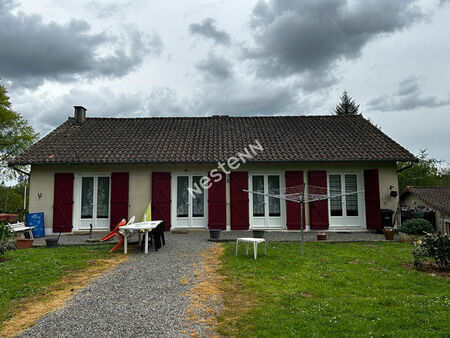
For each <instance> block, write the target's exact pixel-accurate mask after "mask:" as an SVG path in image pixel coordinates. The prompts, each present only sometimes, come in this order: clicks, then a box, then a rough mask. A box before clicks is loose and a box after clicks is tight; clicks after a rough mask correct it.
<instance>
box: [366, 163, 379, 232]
mask: <svg viewBox="0 0 450 338" xmlns="http://www.w3.org/2000/svg"><path fill="white" fill-rule="evenodd" d="M364 190H365V192H364V196H365V200H366V227H367V229H375V230H380V229H382V227H381V213H380V183H379V180H378V169H370V170H364Z"/></svg>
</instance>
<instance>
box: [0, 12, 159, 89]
mask: <svg viewBox="0 0 450 338" xmlns="http://www.w3.org/2000/svg"><path fill="white" fill-rule="evenodd" d="M11 9H12V5H9V6H5V5H3V6H0V26H1V27H2V34H0V45H1V46H7V48H1V49H0V76H1V77H3V78H4V79H5V80H9V81H12V83H13V84H14V85H17V84H19V85H22V86H26V87H36V86H38V85H40V84H41V83H42V82H43V81H45V80H56V81H68V80H72V79H74V78H77V77H81V76H83V77H85V78H95V77H121V76H123V75H126V74H128V73H130V72H131V71H133V70H134V69H136V67H137V66H139V65H140V64H141V63H142V61H143V60H144V58H145V57H146V56H148V55H159V54H160V53H161V50H162V42H161V39H160V38H159V36H158V35H157V34H152V35H146V34H143V33H141V32H140V31H138V30H137V29H136V28H135V27H133V26H126V27H125V26H124V33H123V34H121V35H120V34H119V35H111V34H107V33H105V32H101V33H92V32H90V26H89V24H88V23H87V22H86V21H84V20H71V21H69V22H68V23H67V24H65V25H60V24H58V23H55V22H50V23H45V22H44V21H43V19H42V17H41V16H40V15H27V14H25V13H23V12H18V13H17V14H13V13H12V12H11Z"/></svg>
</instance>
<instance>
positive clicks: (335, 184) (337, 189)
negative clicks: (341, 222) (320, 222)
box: [329, 175, 342, 216]
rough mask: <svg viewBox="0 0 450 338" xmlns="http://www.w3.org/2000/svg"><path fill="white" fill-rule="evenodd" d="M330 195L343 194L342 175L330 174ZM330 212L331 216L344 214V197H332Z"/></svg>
mask: <svg viewBox="0 0 450 338" xmlns="http://www.w3.org/2000/svg"><path fill="white" fill-rule="evenodd" d="M329 181H330V195H331V196H333V195H339V194H342V187H341V175H330V177H329ZM330 209H331V210H330V214H331V216H342V197H341V196H339V197H332V198H330Z"/></svg>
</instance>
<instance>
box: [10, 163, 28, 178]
mask: <svg viewBox="0 0 450 338" xmlns="http://www.w3.org/2000/svg"><path fill="white" fill-rule="evenodd" d="M10 167H11V168H12V169H14V170H15V171H17V172H19V173H21V174H23V175H27V176H28V178H30V176H31V175H30V173H27V172H26V171H24V170H22V169H19V168H17V167H16V165H15V164H11V165H10Z"/></svg>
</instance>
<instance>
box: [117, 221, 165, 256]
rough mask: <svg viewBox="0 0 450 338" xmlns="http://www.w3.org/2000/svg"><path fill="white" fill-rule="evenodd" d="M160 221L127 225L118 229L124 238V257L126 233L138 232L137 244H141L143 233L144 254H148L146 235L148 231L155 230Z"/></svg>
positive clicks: (126, 251) (126, 240)
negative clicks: (142, 234) (142, 233)
mask: <svg viewBox="0 0 450 338" xmlns="http://www.w3.org/2000/svg"><path fill="white" fill-rule="evenodd" d="M161 222H162V221H150V222H139V223H132V224H127V225H123V226H121V227H119V229H120V230H121V233H122V234H123V237H124V242H123V253H124V254H125V255H126V254H127V253H128V232H135V231H139V244H140V243H141V231H144V232H145V237H144V240H145V244H144V245H145V247H144V248H145V250H144V253H146V254H147V253H148V233H149V231H152V230H153V229H155V228H156V227H157V226H158V225H159V224H160V223H161Z"/></svg>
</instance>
